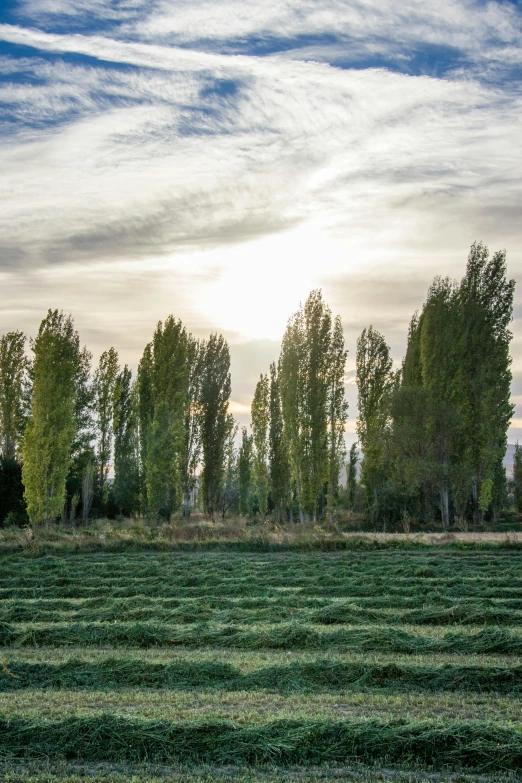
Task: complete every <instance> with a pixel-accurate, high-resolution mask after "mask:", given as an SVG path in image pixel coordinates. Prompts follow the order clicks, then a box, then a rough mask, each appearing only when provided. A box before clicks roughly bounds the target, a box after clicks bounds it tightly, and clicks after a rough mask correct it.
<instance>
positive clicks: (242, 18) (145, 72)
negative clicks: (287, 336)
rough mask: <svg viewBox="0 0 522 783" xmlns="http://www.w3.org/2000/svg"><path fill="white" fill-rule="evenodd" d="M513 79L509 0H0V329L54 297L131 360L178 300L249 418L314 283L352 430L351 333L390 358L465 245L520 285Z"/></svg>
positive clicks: (521, 346)
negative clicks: (342, 345)
mask: <svg viewBox="0 0 522 783" xmlns="http://www.w3.org/2000/svg"><path fill="white" fill-rule="evenodd" d="M521 77H522V7H521V3H520V2H513V1H510V0H503V1H502V2H478V0H437V2H435V1H434V0H403V2H401V3H397V2H391V1H390V0H353V1H352V0H345V1H344V2H342V1H341V0H264V1H261V0H257V1H256V0H252V2H244V0H176V1H175V2H173V1H172V0H112V1H111V2H109V0H0V295H1V306H0V333H3V332H5V331H9V330H12V329H23V330H24V331H26V332H27V333H28V334H30V335H34V334H35V332H36V330H37V328H38V324H39V323H40V321H41V319H42V318H43V316H44V315H45V313H46V311H47V309H48V308H49V307H52V308H59V309H64V310H65V311H66V312H71V313H72V314H73V316H74V319H75V324H76V327H77V329H78V330H79V332H80V337H81V340H82V343H86V344H87V345H88V346H89V348H90V349H91V350H92V352H93V354H94V357H95V359H97V357H98V356H99V354H100V352H101V351H103V350H104V349H106V348H108V347H109V346H110V345H114V347H115V348H116V349H117V350H118V351H119V353H120V356H121V359H122V361H123V362H128V363H129V364H130V366H132V367H133V368H136V366H137V363H138V361H139V357H140V355H141V352H142V350H143V347H144V345H145V344H146V343H147V342H148V341H149V340H150V339H151V336H152V333H153V330H154V327H155V324H156V323H157V321H158V320H160V319H165V318H166V317H167V315H169V314H170V313H172V314H173V315H174V316H175V317H176V318H181V319H182V321H183V322H184V323H185V324H186V326H187V328H188V329H189V330H190V331H191V332H192V333H193V334H195V335H197V336H200V337H205V336H208V334H209V333H210V332H214V331H218V332H221V333H223V334H224V335H225V336H226V338H227V339H228V340H229V343H230V348H231V357H232V404H231V409H232V410H233V412H234V414H235V415H236V418H237V419H238V420H239V422H240V423H245V422H246V421H247V420H248V410H249V405H250V400H251V398H252V395H253V391H254V387H255V383H256V381H257V378H258V377H259V373H261V372H267V371H268V367H269V364H270V362H271V361H272V360H274V359H276V358H277V356H278V354H279V346H280V341H281V337H282V334H283V331H284V328H285V324H286V321H287V319H288V317H289V316H290V315H291V313H292V312H294V311H295V310H296V309H297V308H298V306H299V303H300V302H301V301H304V299H305V298H306V296H307V295H308V293H309V292H310V291H311V290H312V289H313V288H318V287H320V288H322V290H323V294H324V297H325V299H326V301H327V302H328V303H329V305H330V306H331V308H332V311H333V314H334V315H336V314H340V315H341V317H342V320H343V325H344V329H345V336H346V345H347V348H348V349H349V352H350V353H349V358H348V366H347V376H346V381H347V386H346V390H347V396H348V399H349V402H350V421H349V424H348V433H347V439H348V442H351V441H353V440H354V438H355V435H354V430H355V417H356V387H355V383H354V374H355V372H354V354H355V343H356V339H357V335H358V334H359V333H360V331H361V330H362V329H363V328H364V327H365V326H368V325H369V324H372V325H373V326H374V327H375V328H377V329H379V330H380V331H381V332H383V334H384V335H385V336H386V338H387V340H388V342H389V344H390V346H391V349H392V354H393V357H394V359H395V361H396V362H397V364H399V363H400V361H401V359H402V357H403V354H404V350H405V343H406V333H407V326H408V322H409V320H410V318H411V316H412V314H413V312H414V311H415V310H417V309H419V308H421V307H422V303H423V301H424V299H425V295H426V291H427V288H428V286H429V284H430V282H431V281H432V279H433V277H434V276H435V275H437V274H441V275H450V276H452V277H455V278H461V277H462V275H463V273H464V270H465V265H466V259H467V254H468V251H469V247H470V245H471V244H472V242H474V241H475V240H482V241H484V242H485V243H486V244H487V245H488V246H489V248H490V250H491V251H492V252H494V251H496V250H499V249H503V248H505V249H506V250H507V258H508V271H509V275H510V276H511V277H514V278H515V280H517V281H518V282H519V284H520V283H522V249H521V240H522V88H521ZM519 289H520V290H517V293H516V302H515V319H514V322H513V334H514V339H513V348H512V354H513V376H514V379H513V401H514V403H515V404H516V406H517V407H516V413H515V418H514V420H513V423H512V424H513V426H512V428H511V430H510V433H509V439H510V441H511V442H513V441H514V440H516V439H517V438H520V439H521V440H522V328H521V326H522V320H521V319H522V285H519Z"/></svg>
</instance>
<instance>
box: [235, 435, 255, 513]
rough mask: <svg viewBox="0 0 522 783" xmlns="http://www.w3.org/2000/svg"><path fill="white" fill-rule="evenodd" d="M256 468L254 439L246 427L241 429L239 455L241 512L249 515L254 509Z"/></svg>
mask: <svg viewBox="0 0 522 783" xmlns="http://www.w3.org/2000/svg"><path fill="white" fill-rule="evenodd" d="M253 470H254V439H253V437H252V435H249V434H248V430H247V428H246V427H243V428H242V430H241V446H240V448H239V456H238V473H239V478H238V480H239V513H240V514H242V515H243V516H248V515H249V514H250V513H251V511H252V473H253Z"/></svg>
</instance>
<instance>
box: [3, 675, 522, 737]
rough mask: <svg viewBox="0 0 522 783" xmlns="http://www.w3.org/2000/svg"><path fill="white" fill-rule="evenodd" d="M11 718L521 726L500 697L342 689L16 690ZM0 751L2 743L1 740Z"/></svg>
mask: <svg viewBox="0 0 522 783" xmlns="http://www.w3.org/2000/svg"><path fill="white" fill-rule="evenodd" d="M6 711H8V712H9V715H10V718H11V719H14V718H18V717H25V718H30V719H34V718H46V719H62V718H65V717H69V716H71V717H72V716H76V717H78V716H91V717H92V716H94V715H104V714H111V715H118V716H120V717H127V718H129V717H130V718H133V717H136V716H137V715H138V716H140V717H142V718H146V719H147V720H166V721H173V722H176V723H181V724H187V723H194V722H198V721H204V720H208V719H209V716H212V720H219V721H232V722H233V723H234V724H236V725H241V726H245V725H254V724H256V725H264V724H265V723H266V722H267V716H269V719H270V720H271V721H274V720H294V719H295V720H300V721H304V722H310V721H312V722H313V721H317V720H322V721H329V720H333V721H338V720H366V719H368V717H369V716H371V717H372V718H378V719H379V720H381V721H387V722H389V721H394V720H403V721H406V722H412V721H413V722H416V721H423V720H429V721H430V723H433V724H445V723H446V722H447V721H457V722H468V723H474V722H477V721H479V722H480V721H491V722H495V724H497V725H501V724H502V725H512V726H515V727H516V726H518V727H519V728H520V725H519V724H520V698H519V696H517V695H513V696H509V695H505V694H500V693H495V694H492V693H488V694H480V693H470V692H466V691H464V692H459V693H451V692H444V691H439V692H423V693H421V692H418V691H405V692H400V691H385V692H375V691H373V692H372V691H369V690H341V691H339V692H337V693H332V692H328V691H327V690H322V691H319V690H315V691H314V692H313V693H285V694H281V693H274V692H270V691H252V690H243V691H241V690H229V691H227V690H215V689H214V690H212V689H207V688H206V687H204V686H202V687H199V688H198V689H197V690H187V691H169V690H149V691H147V690H146V689H143V688H140V687H137V688H120V689H117V690H114V689H113V690H105V691H103V690H102V691H98V690H92V689H90V690H66V689H63V690H54V691H52V690H48V691H45V692H42V691H41V690H22V691H18V692H10V693H0V714H5V713H6ZM0 747H1V740H0Z"/></svg>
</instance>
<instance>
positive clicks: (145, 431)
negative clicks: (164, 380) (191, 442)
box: [137, 343, 154, 513]
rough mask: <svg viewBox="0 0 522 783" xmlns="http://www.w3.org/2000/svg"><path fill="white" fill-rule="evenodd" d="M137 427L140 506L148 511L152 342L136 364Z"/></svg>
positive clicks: (151, 415)
mask: <svg viewBox="0 0 522 783" xmlns="http://www.w3.org/2000/svg"><path fill="white" fill-rule="evenodd" d="M137 395H138V427H139V444H140V497H141V506H142V508H143V510H144V511H146V512H147V513H148V506H147V489H146V486H145V466H146V465H147V463H148V450H149V443H150V439H151V427H152V418H153V416H154V403H153V392H152V343H147V345H146V346H145V348H144V350H143V354H142V357H141V359H140V362H139V365H138V376H137Z"/></svg>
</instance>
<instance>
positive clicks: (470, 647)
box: [0, 622, 522, 655]
mask: <svg viewBox="0 0 522 783" xmlns="http://www.w3.org/2000/svg"><path fill="white" fill-rule="evenodd" d="M0 646H4V647H8V646H15V647H16V646H26V647H43V646H46V647H102V646H114V647H144V648H146V647H169V646H184V647H190V648H209V647H215V648H237V649H244V650H262V649H275V650H277V649H300V650H325V649H331V650H350V651H354V652H357V651H359V652H377V651H385V652H395V653H405V654H425V653H449V652H451V653H461V654H473V653H474V654H479V655H480V654H482V655H486V654H497V655H520V654H522V634H520V633H516V632H513V631H510V630H507V629H501V628H486V629H484V630H481V631H478V632H469V633H467V632H465V631H451V632H446V633H445V634H443V635H441V636H437V637H435V636H422V635H420V634H414V633H409V632H406V631H403V630H400V629H398V628H388V627H367V628H350V629H344V628H343V629H339V630H335V631H331V632H321V631H317V630H315V629H314V628H310V627H307V626H306V625H301V624H297V623H288V624H286V625H284V624H280V625H275V626H267V627H266V628H253V629H248V628H247V629H245V628H242V627H236V626H232V625H228V626H217V627H213V626H206V625H201V626H193V627H188V628H187V627H183V626H169V625H164V624H161V623H145V622H144V623H70V624H58V623H56V624H53V625H39V626H37V625H34V626H32V625H20V626H17V625H9V624H1V625H0Z"/></svg>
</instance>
